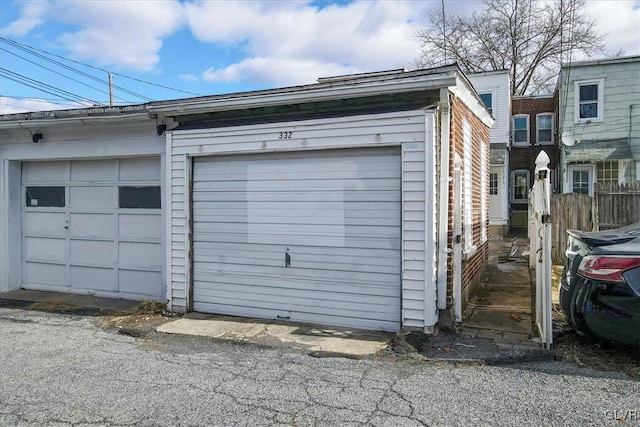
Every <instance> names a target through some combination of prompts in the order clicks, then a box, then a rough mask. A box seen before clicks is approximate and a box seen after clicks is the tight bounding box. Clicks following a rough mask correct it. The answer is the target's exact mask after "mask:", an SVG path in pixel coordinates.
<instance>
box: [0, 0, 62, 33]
mask: <svg viewBox="0 0 640 427" xmlns="http://www.w3.org/2000/svg"><path fill="white" fill-rule="evenodd" d="M49 6H50V5H49V2H48V1H39V2H31V3H23V5H22V10H21V11H20V18H18V19H16V20H15V21H13V22H11V23H10V24H9V25H7V26H6V27H4V28H0V34H2V35H4V36H10V37H11V36H24V35H25V34H28V33H29V32H30V31H31V30H33V29H34V28H35V27H37V26H38V25H41V24H43V23H44V16H45V15H46V13H47V11H48V10H49Z"/></svg>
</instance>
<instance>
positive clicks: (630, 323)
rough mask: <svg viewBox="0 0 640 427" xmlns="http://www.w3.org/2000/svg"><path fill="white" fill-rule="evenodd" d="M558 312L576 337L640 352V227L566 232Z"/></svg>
mask: <svg viewBox="0 0 640 427" xmlns="http://www.w3.org/2000/svg"><path fill="white" fill-rule="evenodd" d="M567 233H568V234H569V240H568V245H567V251H566V255H567V263H566V265H565V266H564V271H563V274H562V279H561V280H560V290H559V293H560V306H561V307H562V311H563V313H564V315H565V317H566V319H567V321H568V322H569V324H570V325H571V326H572V327H573V328H574V329H575V330H576V331H578V332H580V333H583V334H587V335H595V336H597V337H600V338H602V339H605V340H608V341H615V342H619V343H623V344H628V345H633V346H637V347H640V222H637V223H635V224H632V225H629V226H627V227H623V228H618V229H615V230H607V231H598V232H585V231H578V230H568V232H567Z"/></svg>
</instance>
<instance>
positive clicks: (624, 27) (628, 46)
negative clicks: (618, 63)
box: [586, 0, 640, 55]
mask: <svg viewBox="0 0 640 427" xmlns="http://www.w3.org/2000/svg"><path fill="white" fill-rule="evenodd" d="M586 12H587V13H589V14H591V15H592V16H594V17H595V18H596V19H597V20H598V28H599V30H600V31H602V32H603V33H607V37H606V43H607V50H608V51H609V52H608V53H616V52H617V51H618V50H619V49H623V50H624V51H625V55H638V54H640V1H638V0H616V1H610V0H588V1H587V4H586Z"/></svg>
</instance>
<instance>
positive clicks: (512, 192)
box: [510, 169, 531, 204]
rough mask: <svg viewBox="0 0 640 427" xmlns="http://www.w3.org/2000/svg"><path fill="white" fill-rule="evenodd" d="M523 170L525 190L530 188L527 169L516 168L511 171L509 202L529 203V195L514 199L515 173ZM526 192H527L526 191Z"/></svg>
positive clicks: (529, 175)
mask: <svg viewBox="0 0 640 427" xmlns="http://www.w3.org/2000/svg"><path fill="white" fill-rule="evenodd" d="M522 172H525V173H526V174H527V187H528V188H527V190H530V189H531V188H530V186H531V172H530V171H529V170H528V169H516V170H513V171H511V197H510V199H511V203H515V204H526V203H529V196H528V195H527V198H526V199H516V175H517V174H519V173H522ZM527 194H528V193H527Z"/></svg>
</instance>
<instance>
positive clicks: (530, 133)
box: [509, 91, 560, 227]
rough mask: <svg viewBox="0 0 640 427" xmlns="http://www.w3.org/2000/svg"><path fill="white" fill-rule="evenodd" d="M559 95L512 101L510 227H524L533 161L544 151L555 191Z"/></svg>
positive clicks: (552, 187) (514, 99)
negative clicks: (547, 157) (547, 158)
mask: <svg viewBox="0 0 640 427" xmlns="http://www.w3.org/2000/svg"><path fill="white" fill-rule="evenodd" d="M557 110H558V94H557V91H556V93H555V94H554V95H537V96H518V97H514V98H513V99H512V100H511V111H512V118H511V156H510V161H509V173H510V183H511V184H510V189H509V203H510V211H511V226H512V227H527V224H528V212H527V210H528V207H529V205H528V202H529V189H530V188H531V187H532V186H533V182H534V178H535V177H534V171H535V168H536V165H535V160H536V157H538V154H540V151H542V150H544V151H545V152H546V153H547V155H548V156H549V160H550V162H549V169H550V179H551V189H552V191H554V192H556V191H558V179H557V176H558V171H557V166H558V162H559V157H560V155H559V151H558V137H557V132H556V129H557V126H556V123H557V122H558V119H557Z"/></svg>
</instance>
